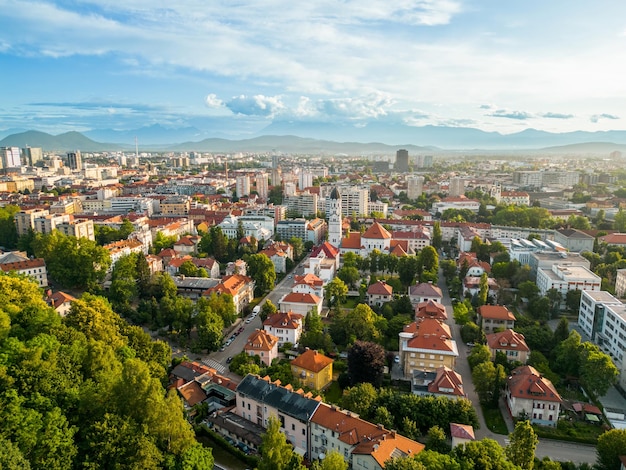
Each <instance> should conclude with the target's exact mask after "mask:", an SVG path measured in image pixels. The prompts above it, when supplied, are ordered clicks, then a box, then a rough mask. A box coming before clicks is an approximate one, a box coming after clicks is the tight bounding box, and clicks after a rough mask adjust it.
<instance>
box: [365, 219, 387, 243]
mask: <svg viewBox="0 0 626 470" xmlns="http://www.w3.org/2000/svg"><path fill="white" fill-rule="evenodd" d="M361 238H374V239H385V238H391V234H390V233H389V231H388V230H387V229H386V228H385V227H383V226H382V225H380V224H379V223H378V222H374V223H373V224H372V225H371V226H370V228H368V229H367V230H366V231H365V233H364V234H363V235H362V236H361Z"/></svg>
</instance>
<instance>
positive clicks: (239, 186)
mask: <svg viewBox="0 0 626 470" xmlns="http://www.w3.org/2000/svg"><path fill="white" fill-rule="evenodd" d="M235 193H236V194H237V197H243V196H248V195H249V194H250V177H249V176H248V175H239V176H237V180H236V183H235Z"/></svg>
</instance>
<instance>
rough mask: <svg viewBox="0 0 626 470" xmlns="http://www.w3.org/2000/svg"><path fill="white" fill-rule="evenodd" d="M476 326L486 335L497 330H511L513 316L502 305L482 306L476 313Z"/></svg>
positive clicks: (513, 322) (513, 321) (513, 323)
mask: <svg viewBox="0 0 626 470" xmlns="http://www.w3.org/2000/svg"><path fill="white" fill-rule="evenodd" d="M476 313H477V315H478V325H480V327H481V328H482V330H483V331H484V332H485V333H486V334H488V333H493V332H494V331H495V330H497V329H504V330H512V329H513V328H515V315H513V313H512V312H511V311H510V310H509V309H508V308H506V307H504V306H503V305H482V306H480V307H478V309H477V311H476Z"/></svg>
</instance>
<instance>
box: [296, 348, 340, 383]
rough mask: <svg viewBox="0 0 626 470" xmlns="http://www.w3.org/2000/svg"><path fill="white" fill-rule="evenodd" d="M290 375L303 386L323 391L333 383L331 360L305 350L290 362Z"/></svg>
mask: <svg viewBox="0 0 626 470" xmlns="http://www.w3.org/2000/svg"><path fill="white" fill-rule="evenodd" d="M291 373H292V374H293V376H294V377H295V378H297V379H298V380H299V381H300V384H302V385H303V386H305V387H308V388H309V389H311V390H324V389H325V388H326V387H328V386H329V385H330V383H331V382H332V381H333V360H332V359H331V358H330V357H326V356H324V355H323V354H321V353H319V352H317V351H315V350H313V349H308V348H307V350H306V351H304V352H303V353H302V354H300V355H299V356H298V357H296V358H295V359H293V360H292V361H291Z"/></svg>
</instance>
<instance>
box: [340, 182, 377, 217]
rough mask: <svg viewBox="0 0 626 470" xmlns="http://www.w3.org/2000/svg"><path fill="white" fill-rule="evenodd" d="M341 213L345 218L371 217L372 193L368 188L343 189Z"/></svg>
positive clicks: (341, 190) (341, 191)
mask: <svg viewBox="0 0 626 470" xmlns="http://www.w3.org/2000/svg"><path fill="white" fill-rule="evenodd" d="M340 193H341V213H342V214H343V215H344V216H345V217H351V216H353V215H361V216H366V215H369V213H370V209H369V200H370V193H369V190H368V189H366V188H357V187H351V188H341V189H340Z"/></svg>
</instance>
